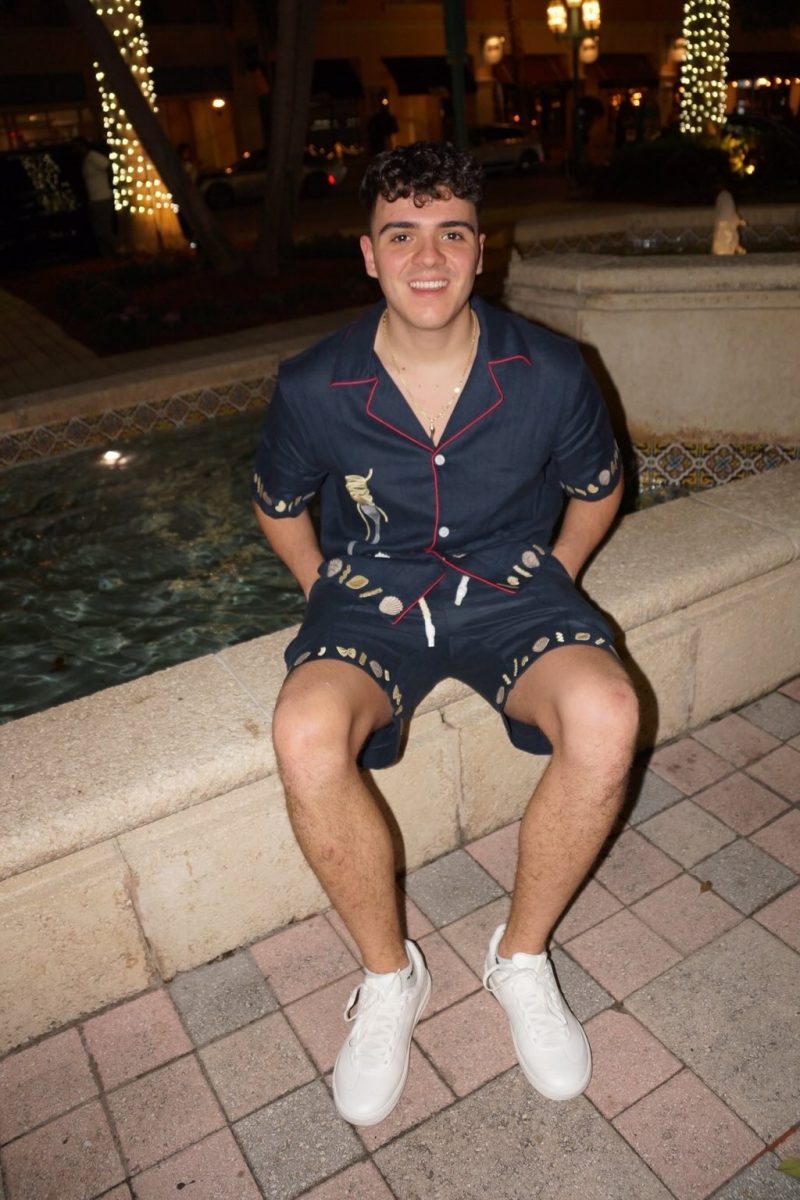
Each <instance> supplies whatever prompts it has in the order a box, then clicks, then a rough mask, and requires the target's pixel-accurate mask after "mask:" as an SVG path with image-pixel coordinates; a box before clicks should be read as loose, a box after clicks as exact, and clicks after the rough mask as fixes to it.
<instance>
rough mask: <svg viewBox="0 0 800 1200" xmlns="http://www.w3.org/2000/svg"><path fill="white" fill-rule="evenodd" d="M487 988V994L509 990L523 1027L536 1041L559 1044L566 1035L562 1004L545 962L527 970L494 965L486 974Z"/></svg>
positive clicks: (553, 979) (548, 965)
mask: <svg viewBox="0 0 800 1200" xmlns="http://www.w3.org/2000/svg"><path fill="white" fill-rule="evenodd" d="M487 986H488V987H489V989H490V991H494V990H496V989H497V988H498V987H508V988H509V989H510V991H511V993H512V995H513V996H514V999H515V1000H516V1002H517V1006H518V1008H519V1011H520V1012H521V1014H522V1018H523V1020H524V1022H525V1028H526V1029H527V1031H528V1033H529V1034H530V1036H531V1037H532V1038H534V1039H535V1040H536V1041H540V1042H543V1041H549V1040H553V1041H561V1040H563V1039H564V1038H566V1037H568V1036H569V1026H568V1024H567V1017H566V1014H565V1012H564V1001H563V999H562V997H561V993H560V992H559V990H558V985H557V983H556V981H555V978H554V976H553V970H552V967H551V966H550V964H549V963H547V962H546V963H542V964H541V965H540V966H530V967H518V966H513V967H503V966H500V965H498V966H497V967H495V969H494V970H493V971H490V972H489V974H488V976H487Z"/></svg>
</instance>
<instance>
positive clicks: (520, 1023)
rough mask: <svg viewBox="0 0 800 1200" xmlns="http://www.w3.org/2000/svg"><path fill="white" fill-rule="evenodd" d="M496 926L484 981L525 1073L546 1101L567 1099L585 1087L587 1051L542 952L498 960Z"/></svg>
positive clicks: (501, 930)
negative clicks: (501, 1013) (506, 1024)
mask: <svg viewBox="0 0 800 1200" xmlns="http://www.w3.org/2000/svg"><path fill="white" fill-rule="evenodd" d="M505 928H506V927H505V925H500V926H499V927H498V928H497V929H496V930H495V931H494V934H493V935H492V940H491V942H490V943H489V950H488V953H487V955H486V966H485V970H484V974H483V986H484V987H485V988H486V989H487V991H489V992H491V994H492V995H493V996H494V997H495V998H496V999H497V1000H498V1001H499V1002H500V1004H502V1006H503V1008H504V1009H505V1010H506V1014H507V1015H508V1020H509V1023H510V1025H511V1037H512V1039H513V1042H514V1049H515V1050H516V1052H517V1058H518V1059H519V1065H520V1066H521V1068H522V1072H523V1074H524V1075H525V1078H526V1079H527V1080H528V1082H529V1083H530V1084H532V1086H533V1087H535V1088H536V1090H537V1092H541V1094H542V1095H543V1096H546V1097H547V1098H548V1100H572V1099H574V1097H575V1096H580V1094H581V1092H583V1091H585V1090H586V1088H587V1087H588V1086H589V1080H590V1079H591V1077H592V1052H591V1050H590V1049H589V1042H588V1039H587V1037H586V1034H585V1033H584V1032H583V1029H582V1028H581V1026H580V1022H579V1021H578V1020H577V1019H576V1018H575V1017H574V1016H573V1014H572V1013H571V1012H570V1010H569V1007H568V1006H567V1002H566V1000H565V999H564V997H563V996H562V995H561V992H560V991H559V987H558V984H557V983H556V978H555V975H554V974H553V968H552V966H551V965H550V960H549V958H548V956H547V954H546V953H544V954H513V955H512V956H511V961H510V963H504V962H503V963H501V962H498V960H497V947H498V946H499V945H500V939H501V938H502V936H503V933H504V932H505Z"/></svg>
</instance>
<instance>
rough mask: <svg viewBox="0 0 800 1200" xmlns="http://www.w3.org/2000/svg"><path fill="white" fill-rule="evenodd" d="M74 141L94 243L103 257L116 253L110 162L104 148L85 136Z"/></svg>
mask: <svg viewBox="0 0 800 1200" xmlns="http://www.w3.org/2000/svg"><path fill="white" fill-rule="evenodd" d="M74 144H75V147H76V149H77V150H79V151H80V153H81V154H82V155H83V161H82V163H81V172H82V174H83V182H84V185H85V187H86V195H87V197H88V199H89V222H90V224H91V227H92V234H93V236H94V241H95V246H96V248H97V253H98V254H99V255H101V256H102V257H104V258H105V257H107V256H109V255H112V254H114V253H115V251H116V244H117V238H116V224H115V218H114V192H113V189H112V187H111V162H110V160H109V158H108V155H107V154H106V153H105V151H104V150H101V149H100V148H99V147H98V146H97V145H95V144H93V143H91V142H88V141H87V140H86V138H76V139H75V143H74Z"/></svg>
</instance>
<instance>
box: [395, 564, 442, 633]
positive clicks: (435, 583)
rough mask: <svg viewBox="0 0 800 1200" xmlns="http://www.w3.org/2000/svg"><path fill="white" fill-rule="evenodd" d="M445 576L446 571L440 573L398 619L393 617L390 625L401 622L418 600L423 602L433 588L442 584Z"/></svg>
mask: <svg viewBox="0 0 800 1200" xmlns="http://www.w3.org/2000/svg"><path fill="white" fill-rule="evenodd" d="M446 574H447V572H446V571H442V573H441V575H440V576H439V578H438V579H434V581H433V583H432V584H431V585H430V586H429V587H426V588H425V591H424V592H421V593H420V594H419V596H417V598H416V600H412V601H411V603H410V604H409V606H408V608H404V609H403V611H402V612H401V613H400V615H399V617H395V619H394V620H393V621H392V624H393V625H396V624H397V623H398V621H402V619H403V617H405V616H407V615H408V613H410V612H411V609H412V608H414V606H415V605H416V604H419V602H420V600H424V599H425V597H426V596H427V595H428V593H429V592H432V591H433V589H434V588H435V587H438V586H439V584H440V583H441V582H442V580H443V579H444V577H445V575H446Z"/></svg>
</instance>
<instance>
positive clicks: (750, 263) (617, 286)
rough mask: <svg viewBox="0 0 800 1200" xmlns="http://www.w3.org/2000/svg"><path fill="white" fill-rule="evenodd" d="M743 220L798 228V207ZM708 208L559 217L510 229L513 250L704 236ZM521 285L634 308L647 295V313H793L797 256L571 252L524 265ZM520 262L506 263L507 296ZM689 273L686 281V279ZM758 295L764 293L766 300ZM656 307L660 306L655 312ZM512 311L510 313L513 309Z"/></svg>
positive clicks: (756, 211)
mask: <svg viewBox="0 0 800 1200" xmlns="http://www.w3.org/2000/svg"><path fill="white" fill-rule="evenodd" d="M741 211H742V215H743V216H744V217H745V218H746V219H747V221H748V222H749V224H751V225H762V224H783V225H791V226H800V206H798V205H749V206H747V207H746V208H743V209H742V210H741ZM713 217H714V212H713V208H710V207H704V208H669V209H648V210H642V211H640V212H636V213H628V214H625V213H614V212H609V213H602V214H599V215H597V216H588V215H585V214H574V215H566V216H563V217H552V218H546V219H544V220H541V219H538V220H537V219H535V218H532V219H528V220H524V221H518V222H517V224H516V226H515V228H514V242H515V245H516V246H520V247H524V246H525V245H530V244H532V243H536V242H543V241H557V240H558V239H559V238H575V237H579V236H581V235H583V236H586V237H592V236H599V235H601V234H613V233H624V232H631V231H641V230H644V229H676V228H703V227H708V228H711V226H712V225H713ZM524 262H525V264H526V270H527V272H528V274H527V276H526V278H527V279H528V280H529V281H530V282H531V283H533V284H534V285H535V286H536V287H537V288H542V289H544V288H547V289H549V290H552V291H557V292H558V291H564V292H569V293H575V294H576V295H579V296H587V295H591V294H592V293H603V295H604V302H605V303H608V296H609V294H611V295H613V294H614V293H615V292H622V293H625V294H626V295H628V294H630V295H631V300H630V304H631V305H632V306H635V305H636V304H637V303H638V301H637V299H636V297H637V295H639V294H642V293H648V301H649V303H648V307H649V308H658V307H664V308H674V307H676V306H678V307H681V306H683V305H684V304H687V303H688V304H689V306H690V307H692V306H696V305H697V303H698V298H699V296H700V294H702V297H703V299H702V302H703V303H704V304H705V303H708V302H709V300H708V296H709V295H711V296H713V297H714V299H713V300H712V301H711V303H715V304H716V303H719V304H723V305H725V306H726V307H734V306H735V307H750V306H751V305H752V304H753V303H754V301H756V300H757V303H758V304H759V306H761V307H765V306H769V307H772V308H785V307H786V306H787V305H788V306H789V307H792V308H797V307H800V283H798V280H799V279H800V270H799V268H800V254H797V253H793V252H787V253H780V254H778V253H772V254H770V253H764V254H761V253H759V254H757V255H729V256H728V255H726V256H710V255H708V254H681V255H680V256H679V257H677V256H674V255H657V254H647V255H645V254H642V255H638V256H637V255H633V254H632V255H618V254H608V253H602V252H600V253H593V252H591V251H583V250H570V251H566V252H563V253H562V252H559V253H557V254H548V255H542V256H540V257H536V258H532V259H525V260H524ZM519 264H520V255H519V253H518V252H516V253H515V256H514V258H513V259H512V263H511V267H510V271H509V280H508V283H507V288H508V286H509V285H510V286H511V287H513V285H514V283H515V282H516V281H517V279H518V277H519ZM689 270H691V276H689V274H688V272H689ZM765 289H769V292H768V293H767V292H766V291H765ZM659 301H660V302H661V303H660V304H659ZM512 307H513V305H512Z"/></svg>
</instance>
